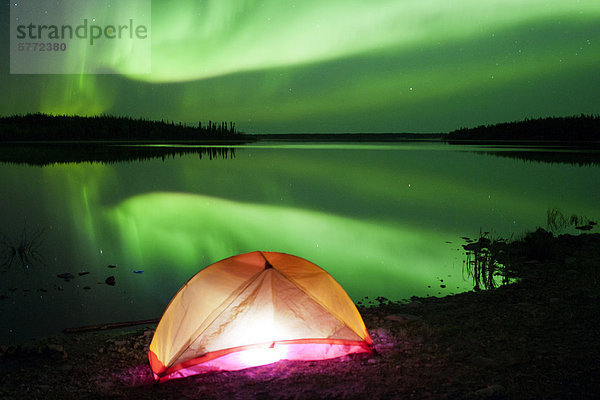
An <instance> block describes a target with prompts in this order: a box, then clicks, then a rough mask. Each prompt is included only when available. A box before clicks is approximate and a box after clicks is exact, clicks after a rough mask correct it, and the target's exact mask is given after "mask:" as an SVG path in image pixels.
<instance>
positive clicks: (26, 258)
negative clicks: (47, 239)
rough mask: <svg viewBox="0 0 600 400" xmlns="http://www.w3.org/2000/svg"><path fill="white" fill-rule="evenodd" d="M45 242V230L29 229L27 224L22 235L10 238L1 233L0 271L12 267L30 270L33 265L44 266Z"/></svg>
mask: <svg viewBox="0 0 600 400" xmlns="http://www.w3.org/2000/svg"><path fill="white" fill-rule="evenodd" d="M43 242H44V230H43V229H40V228H38V229H35V228H28V227H27V225H26V224H25V225H24V226H23V229H22V231H21V233H20V234H17V235H12V236H8V235H6V234H4V233H2V232H0V271H2V272H6V271H7V270H9V269H10V268H11V267H13V266H15V267H21V268H29V267H30V266H31V265H35V264H37V265H43V264H44V257H43V256H42V253H41V246H42V244H43Z"/></svg>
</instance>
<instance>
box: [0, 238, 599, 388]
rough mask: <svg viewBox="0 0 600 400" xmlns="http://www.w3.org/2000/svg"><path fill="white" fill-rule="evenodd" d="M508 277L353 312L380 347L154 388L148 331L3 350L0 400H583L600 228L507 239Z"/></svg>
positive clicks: (593, 370) (594, 366)
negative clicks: (491, 285) (490, 285)
mask: <svg viewBox="0 0 600 400" xmlns="http://www.w3.org/2000/svg"><path fill="white" fill-rule="evenodd" d="M508 249H510V250H511V251H510V255H511V265H510V268H507V269H506V271H505V273H508V272H510V274H511V276H516V277H518V279H517V280H516V282H514V283H511V284H508V285H504V286H501V287H499V288H496V289H493V290H484V291H476V292H475V291H474V292H468V293H462V294H458V295H454V296H447V297H443V298H412V299H411V301H410V302H409V303H394V302H389V301H387V300H385V299H378V303H379V304H378V305H377V306H372V307H361V308H360V311H361V314H362V315H363V318H364V320H365V323H366V325H367V328H368V329H369V332H370V334H371V336H372V338H373V340H374V342H375V348H376V350H377V354H373V355H355V356H347V357H344V358H342V359H335V360H327V361H318V362H292V361H280V362H278V363H275V364H271V365H267V366H262V367H257V368H252V369H247V370H243V371H236V372H220V373H209V374H204V375H199V376H194V377H190V378H186V379H178V380H174V381H169V382H166V383H163V384H160V385H154V384H153V380H152V377H151V373H150V368H149V366H148V362H147V357H146V355H147V350H148V345H149V343H150V340H151V338H152V334H153V328H154V327H153V326H152V325H148V326H141V327H139V326H138V327H135V328H130V329H129V330H119V331H103V332H91V333H82V334H70V335H63V336H59V337H55V338H50V339H46V340H44V341H40V342H38V343H36V345H32V346H26V347H22V348H15V347H11V348H9V347H6V346H1V347H0V399H18V398H28V399H200V398H202V399H365V398H368V399H405V398H417V399H463V398H464V399H512V398H515V399H516V398H518V399H540V398H544V399H552V398H555V399H580V398H597V397H598V396H599V394H598V393H599V390H600V361H599V360H600V298H599V295H600V283H599V279H600V235H599V234H582V235H578V236H571V235H561V236H558V237H555V236H553V235H551V234H549V233H547V232H545V231H542V230H539V231H537V232H535V233H532V234H530V235H528V236H526V237H525V238H524V239H523V240H522V241H519V242H514V243H510V244H508Z"/></svg>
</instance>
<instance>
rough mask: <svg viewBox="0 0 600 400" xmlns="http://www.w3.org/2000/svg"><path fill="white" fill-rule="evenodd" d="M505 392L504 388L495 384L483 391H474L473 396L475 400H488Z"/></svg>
mask: <svg viewBox="0 0 600 400" xmlns="http://www.w3.org/2000/svg"><path fill="white" fill-rule="evenodd" d="M505 391H506V389H504V386H502V385H498V384H495V385H491V386H488V387H486V388H483V389H479V390H477V391H475V392H474V393H473V394H474V395H475V396H474V397H476V398H480V399H486V398H490V397H494V398H495V397H497V396H500V395H502V394H503V393H504V392H505Z"/></svg>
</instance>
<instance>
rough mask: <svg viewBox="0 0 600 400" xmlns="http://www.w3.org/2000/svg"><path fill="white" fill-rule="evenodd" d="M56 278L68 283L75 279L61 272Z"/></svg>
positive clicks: (70, 274) (71, 275)
mask: <svg viewBox="0 0 600 400" xmlns="http://www.w3.org/2000/svg"><path fill="white" fill-rule="evenodd" d="M56 276H57V277H58V278H60V279H63V280H64V281H65V282H69V281H70V280H71V279H73V278H75V276H74V275H73V274H72V273H70V272H63V273H62V274H58V275H56Z"/></svg>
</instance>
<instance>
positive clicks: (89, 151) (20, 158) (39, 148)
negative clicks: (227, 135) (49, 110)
mask: <svg viewBox="0 0 600 400" xmlns="http://www.w3.org/2000/svg"><path fill="white" fill-rule="evenodd" d="M192 154H195V155H197V156H198V158H199V159H202V158H203V157H208V158H209V159H210V160H212V159H215V158H223V159H230V158H234V157H235V149H234V148H232V147H208V146H184V145H181V146H176V145H140V146H135V145H131V144H128V145H115V144H89V143H65V144H27V145H18V144H3V145H0V163H9V164H27V165H39V166H45V165H52V164H57V163H83V162H87V163H101V164H114V163H119V162H131V161H147V160H151V159H162V161H165V160H167V159H169V158H175V157H182V156H185V155H192Z"/></svg>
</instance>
